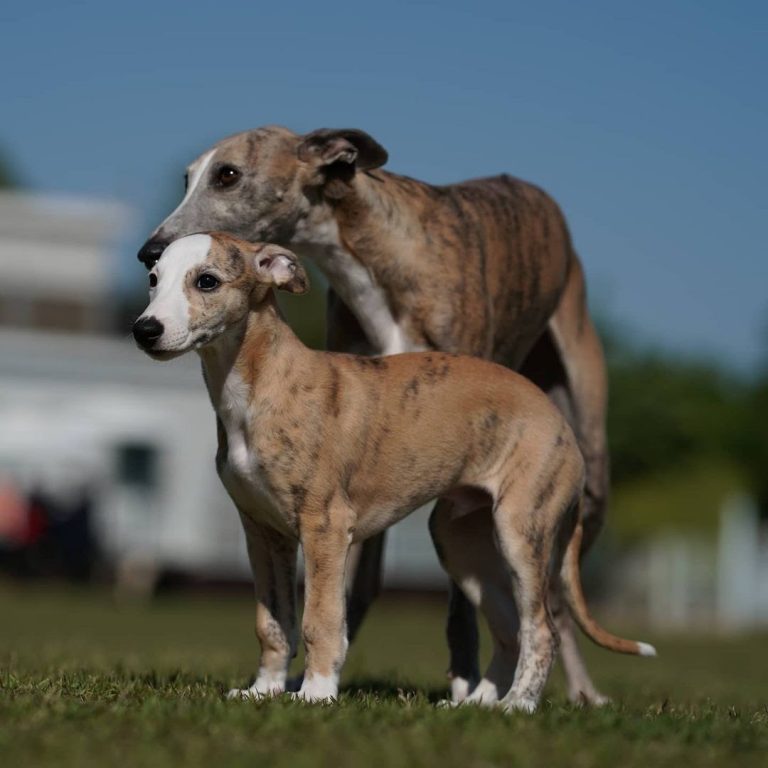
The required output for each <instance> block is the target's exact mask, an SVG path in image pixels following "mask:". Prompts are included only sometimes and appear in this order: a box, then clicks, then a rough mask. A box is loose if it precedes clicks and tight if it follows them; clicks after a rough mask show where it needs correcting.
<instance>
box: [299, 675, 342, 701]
mask: <svg viewBox="0 0 768 768" xmlns="http://www.w3.org/2000/svg"><path fill="white" fill-rule="evenodd" d="M338 695H339V676H338V675H328V676H326V675H312V677H306V676H305V677H304V682H303V683H302V686H301V690H300V691H299V692H298V693H296V694H294V698H297V699H302V700H303V701H333V700H334V699H336V698H337V697H338Z"/></svg>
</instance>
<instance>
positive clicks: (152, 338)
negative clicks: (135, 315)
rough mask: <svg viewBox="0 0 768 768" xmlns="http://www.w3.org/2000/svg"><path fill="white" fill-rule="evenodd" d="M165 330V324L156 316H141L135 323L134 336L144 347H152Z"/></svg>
mask: <svg viewBox="0 0 768 768" xmlns="http://www.w3.org/2000/svg"><path fill="white" fill-rule="evenodd" d="M163 330H164V328H163V324H162V323H161V322H160V321H159V320H158V319H157V318H156V317H140V318H139V319H138V320H137V321H136V322H135V323H134V324H133V338H134V339H136V343H137V344H138V345H139V346H140V347H141V348H142V349H152V347H153V346H154V345H155V342H156V341H157V340H158V339H159V338H160V337H161V336H162V335H163Z"/></svg>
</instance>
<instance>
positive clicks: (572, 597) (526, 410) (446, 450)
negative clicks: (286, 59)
mask: <svg viewBox="0 0 768 768" xmlns="http://www.w3.org/2000/svg"><path fill="white" fill-rule="evenodd" d="M307 287H308V280H307V277H306V274H305V272H304V270H303V268H302V267H301V265H300V264H299V262H298V261H297V259H296V257H295V256H294V255H293V254H292V253H291V252H290V251H287V250H286V249H284V248H282V247H279V246H274V245H263V244H262V245H259V244H249V243H246V242H244V241H240V240H237V239H235V238H233V237H231V236H229V235H225V234H221V233H214V234H211V235H207V234H197V235H191V236H188V237H184V238H181V239H180V240H177V241H175V242H174V243H172V244H171V245H170V246H169V247H168V248H167V250H166V251H165V253H164V254H163V256H162V258H161V259H160V260H159V261H158V263H157V264H156V265H155V266H154V267H153V269H152V271H151V273H150V303H149V306H148V307H147V309H146V310H145V312H144V313H143V315H142V316H141V317H140V318H139V319H138V320H137V321H136V323H135V325H134V335H135V337H136V340H137V342H138V343H139V345H140V346H141V347H142V349H144V351H146V352H147V354H149V355H150V356H151V357H153V358H155V359H158V360H166V359H169V358H172V357H175V356H177V355H180V354H183V353H184V352H187V351H189V350H191V349H195V350H197V352H198V353H199V355H200V357H201V358H202V363H203V373H204V378H205V382H206V385H207V387H208V391H209V394H210V397H211V402H212V404H213V407H214V410H215V411H216V416H217V426H218V437H219V449H218V453H217V456H216V463H217V468H218V471H219V474H220V477H221V479H222V482H223V483H224V485H225V487H226V488H227V491H228V492H229V494H230V496H231V497H232V499H233V501H234V502H235V505H236V506H237V508H238V510H239V512H240V515H241V517H242V519H243V523H244V526H245V530H246V536H247V542H248V552H249V556H250V559H251V563H252V567H253V572H254V576H255V585H256V597H257V618H256V631H257V634H258V637H259V640H260V642H261V648H262V654H261V662H260V667H259V671H258V675H257V677H256V680H255V682H254V684H253V685H252V686H251V687H250V688H248V689H245V690H244V691H239V690H238V691H234V692H232V693H233V694H234V695H246V696H255V695H265V694H274V693H279V692H282V691H283V690H285V683H286V673H287V669H288V665H289V663H290V660H291V658H292V657H293V655H294V654H295V649H296V633H295V621H296V618H295V614H296V599H295V567H296V554H297V546H298V545H299V544H300V545H301V547H302V550H303V553H304V558H305V564H306V583H305V590H306V593H305V607H304V616H303V627H302V633H303V640H304V644H305V648H306V672H305V676H304V681H303V683H302V687H301V690H300V691H299V693H298V696H299V697H300V698H303V699H305V700H309V701H315V700H323V699H332V698H335V697H336V696H337V694H338V684H339V674H340V671H341V667H342V664H343V662H344V657H345V654H346V650H347V636H346V626H345V624H346V616H345V600H344V578H345V567H346V560H347V556H348V554H349V550H350V546H351V545H352V544H353V543H355V542H359V541H362V540H364V539H365V538H366V537H369V536H372V535H375V534H377V533H379V532H381V531H382V530H384V529H385V528H387V527H388V526H390V525H392V524H393V523H395V522H397V520H399V519H401V518H403V517H404V516H405V515H407V514H408V513H409V512H411V511H413V510H414V509H416V508H417V507H419V506H420V505H422V504H424V503H425V502H427V501H428V500H430V499H433V498H435V497H438V496H440V497H443V498H445V499H448V500H450V502H451V506H450V509H449V508H445V507H444V508H442V509H441V510H440V511H439V513H438V514H437V515H435V516H434V518H433V521H432V525H433V526H446V527H447V529H448V534H447V537H446V538H443V539H441V541H444V542H445V547H444V548H443V549H442V550H441V552H440V557H441V560H442V562H443V564H444V566H445V568H446V569H447V570H448V571H449V573H450V574H451V576H452V577H453V578H454V580H455V581H456V582H457V583H458V584H459V585H460V586H461V588H462V590H463V591H464V592H465V594H466V596H467V597H468V598H469V599H470V600H471V601H472V602H473V604H475V605H476V606H479V607H481V608H482V609H483V611H484V612H485V615H486V617H487V619H488V622H489V625H490V628H491V631H492V634H493V636H494V641H495V653H494V657H493V660H492V662H491V665H490V667H489V669H488V672H487V674H486V676H485V678H484V679H483V680H481V682H480V684H479V685H478V686H477V688H476V689H475V691H474V692H473V693H472V694H471V696H470V697H469V699H470V700H473V701H476V702H479V703H483V704H490V703H495V702H496V701H500V702H501V704H502V706H504V707H505V708H507V709H522V710H526V711H533V710H534V709H535V708H536V706H537V705H538V702H539V699H540V696H541V692H542V689H543V687H544V684H545V682H546V680H547V677H548V674H549V671H550V667H551V665H552V661H553V659H554V654H555V649H556V646H557V633H556V630H555V627H554V625H553V622H552V619H551V617H550V614H549V610H548V584H549V580H550V577H551V576H552V577H553V578H555V579H560V580H561V581H562V585H563V593H564V596H565V599H566V601H567V604H568V606H569V607H570V609H571V611H572V612H573V615H574V617H575V619H576V621H577V622H578V624H579V625H580V626H581V627H582V629H583V630H584V631H585V632H586V634H587V635H589V637H591V638H592V639H593V640H594V641H595V642H597V643H599V644H600V645H603V646H605V647H608V648H611V649H613V650H618V651H623V652H626V653H635V654H641V655H649V654H652V653H653V649H652V648H651V647H650V646H647V645H645V644H642V643H636V642H633V641H629V640H623V639H621V638H617V637H615V636H613V635H610V634H608V633H607V632H605V630H603V629H601V628H600V627H599V626H598V625H597V624H596V623H595V622H594V621H593V620H592V619H591V618H590V617H589V615H588V613H587V611H586V606H585V603H584V599H583V596H582V592H581V585H580V578H579V562H578V561H579V548H580V543H581V531H582V528H581V520H580V516H579V509H580V503H581V499H582V496H583V490H584V475H585V468H584V461H583V459H582V456H581V453H580V451H579V449H578V446H577V442H576V438H575V436H574V434H573V432H572V431H571V428H570V427H569V426H568V424H567V422H566V420H565V418H564V417H563V415H562V414H561V413H560V412H559V411H558V410H557V409H556V408H555V406H554V405H553V404H552V403H551V402H550V401H549V400H548V399H547V397H546V396H545V395H544V394H543V393H542V392H541V391H540V390H539V389H538V388H537V387H536V386H534V385H533V384H531V383H530V382H529V381H527V380H526V379H525V378H523V377H522V376H520V375H518V374H515V373H513V372H511V371H509V370H508V369H505V368H503V367H501V366H498V365H496V364H494V363H490V362H486V361H482V360H479V359H476V358H470V357H460V356H455V355H449V354H444V353H437V352H434V353H429V352H424V353H414V354H402V355H396V356H394V357H389V358H381V357H379V358H369V357H358V356H351V355H344V354H333V353H327V352H316V351H313V350H310V349H308V348H307V347H305V346H304V345H303V344H302V343H301V342H300V341H299V340H298V339H297V338H296V336H295V335H294V334H293V333H292V331H291V330H290V328H289V327H288V326H287V325H286V324H285V323H284V322H283V320H282V319H281V316H280V313H279V310H278V308H277V304H276V301H275V296H274V292H273V289H274V288H280V289H283V290H286V291H290V292H292V293H303V292H304V291H306V290H307ZM489 503H490V505H491V508H492V510H493V513H492V533H493V535H494V537H495V540H496V542H497V546H498V548H497V550H496V554H495V556H494V557H493V558H491V559H489V558H488V552H487V550H486V548H485V547H481V548H479V549H478V550H477V551H473V542H474V539H473V536H474V534H472V535H471V536H470V537H469V538H464V537H463V532H461V531H460V526H459V527H458V528H457V527H456V526H453V525H452V524H451V523H452V522H453V521H461V520H464V519H468V518H469V517H471V515H472V513H473V512H475V511H476V510H477V509H478V508H481V507H483V506H486V505H488V504H489ZM457 530H459V534H458V535H457V533H456V531H457ZM472 530H474V529H472ZM486 533H487V532H486ZM475 538H476V537H475ZM478 561H480V562H478ZM513 604H516V606H517V611H518V614H519V617H520V653H519V657H518V656H517V655H516V654H515V652H514V649H515V648H516V643H515V640H516V638H515V637H514V635H515V634H516V630H517V624H516V621H515V619H514V617H513V616H511V615H510V614H511V613H512V611H511V609H512V606H513ZM510 651H511V652H510Z"/></svg>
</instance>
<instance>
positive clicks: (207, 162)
mask: <svg viewBox="0 0 768 768" xmlns="http://www.w3.org/2000/svg"><path fill="white" fill-rule="evenodd" d="M468 140H469V141H473V140H474V138H473V137H468ZM386 162H387V152H386V150H385V149H384V148H383V147H382V146H381V145H380V144H379V143H378V142H377V141H376V140H375V139H373V138H372V137H371V136H369V135H368V134H367V133H365V132H363V131H360V130H356V129H339V130H335V129H334V130H328V129H321V130H317V131H312V132H311V133H307V134H303V135H300V134H296V133H294V132H293V131H290V130H288V129H286V128H281V127H279V126H267V127H263V128H258V129H255V130H252V131H246V132H244V133H239V134H237V135H235V136H230V137H228V138H226V139H224V140H222V141H220V142H218V143H217V144H215V145H213V146H211V147H209V148H207V149H206V151H205V152H203V153H202V154H201V155H200V156H199V157H198V158H197V159H196V160H195V161H194V162H192V163H191V164H190V165H189V167H188V169H187V185H186V192H185V194H184V198H183V199H182V200H181V202H180V204H179V205H178V206H177V207H176V209H175V210H174V211H173V212H172V213H171V214H170V215H169V216H168V217H167V218H166V219H165V220H164V221H163V222H162V223H161V224H160V226H158V227H157V228H156V229H155V231H154V232H153V233H152V235H151V237H150V238H149V239H148V240H147V242H146V243H145V244H144V246H143V247H142V249H141V250H140V252H139V258H140V259H141V260H142V261H143V262H144V264H146V265H147V267H148V268H151V266H152V265H153V264H154V262H155V261H157V259H158V258H159V256H160V254H161V253H162V252H163V249H164V248H165V247H166V246H167V245H168V243H169V242H171V241H172V240H176V239H178V238H179V237H182V236H184V235H188V234H192V233H194V232H202V231H212V230H223V231H226V232H231V233H232V234H234V235H237V236H239V237H242V238H244V239H245V240H250V241H252V242H258V241H265V240H267V241H270V242H275V243H279V244H281V245H286V246H289V247H291V248H292V249H293V250H294V251H296V252H297V253H298V254H299V255H300V256H303V257H306V258H308V259H310V260H311V261H313V262H314V263H315V264H316V265H317V266H319V267H320V269H322V270H323V272H324V273H325V275H326V277H327V278H328V281H329V283H330V284H331V288H332V290H331V292H330V293H329V297H328V344H327V346H328V349H330V350H332V351H336V352H354V353H357V354H366V355H388V354H394V353H398V352H415V351H422V350H427V349H434V350H439V351H442V352H454V353H459V354H466V355H474V356H476V357H483V358H486V359H489V360H493V361H494V362H497V363H500V364H502V365H505V366H508V367H510V368H512V369H513V370H518V371H520V372H522V373H523V374H524V375H525V376H527V377H528V378H529V379H531V380H532V381H534V382H535V383H536V384H538V385H539V387H541V388H542V389H543V390H544V391H546V392H547V394H549V395H550V397H551V398H552V399H553V400H554V401H555V402H556V403H557V405H558V406H559V407H560V408H561V409H562V410H563V413H565V414H566V416H567V418H568V419H569V421H570V423H571V426H572V427H573V428H574V432H575V434H576V437H577V439H578V441H579V447H580V448H581V451H582V454H583V456H584V458H585V460H586V465H587V470H586V471H587V475H586V486H585V494H584V514H583V519H584V546H583V551H586V550H588V549H589V547H590V546H591V544H592V542H593V541H594V539H595V537H596V535H597V533H598V531H599V530H600V527H601V525H602V521H603V518H604V514H605V507H606V498H607V491H608V464H607V447H606V439H605V408H606V376H605V364H604V361H603V355H602V348H601V346H600V341H599V339H598V337H597V334H596V333H595V328H594V325H593V324H592V321H591V319H590V316H589V310H588V308H587V301H586V292H585V287H584V274H583V271H582V268H581V264H580V261H579V257H578V255H577V254H576V251H575V250H574V247H573V245H572V242H571V237H570V235H569V233H568V227H567V225H566V222H565V219H564V217H563V214H562V212H561V211H560V209H559V208H558V206H557V204H556V203H555V202H554V201H553V200H552V198H551V197H549V196H548V195H547V194H546V193H545V192H543V191H542V190H541V189H539V188H538V187H536V186H534V185H532V184H529V183H527V182H524V181H521V180H520V179H515V178H512V177H511V176H507V175H503V176H494V177H491V178H485V179H474V180H472V181H465V182H461V183H458V184H448V185H445V186H433V185H431V184H428V183H425V182H423V181H419V180H417V179H413V178H408V177H405V176H400V175H398V174H395V173H391V172H389V171H387V170H384V169H382V168H381V166H383V165H384V164H385V163H386ZM446 504H449V502H446ZM435 514H436V515H437V516H440V509H439V507H438V511H437V512H436V513H435ZM490 515H491V512H490V510H486V512H485V519H482V518H481V516H479V515H478V516H475V517H476V521H477V524H478V526H480V527H482V528H483V530H486V531H487V530H488V523H489V521H490ZM457 525H458V523H457ZM446 530H447V527H446V526H437V525H435V526H432V534H433V536H434V537H436V538H435V547H436V548H437V549H440V548H444V546H445V545H444V544H443V542H441V541H440V540H439V538H438V537H440V536H442V535H443V534H444V532H445V531H446ZM477 543H478V546H484V547H486V548H487V549H488V550H492V549H493V546H494V545H493V541H492V540H491V539H490V538H489V539H488V540H486V541H482V540H480V539H478V541H477ZM361 549H362V552H361V551H360V550H361ZM382 550H383V534H381V535H379V536H376V537H371V538H370V539H367V540H366V541H365V542H364V544H363V545H361V547H358V546H355V547H354V548H353V552H352V554H351V555H350V564H349V568H348V573H349V587H350V599H349V606H348V608H349V610H348V618H349V624H348V631H349V635H350V638H353V637H354V634H355V632H356V630H357V628H358V627H359V625H360V622H361V621H362V619H363V616H364V615H365V612H366V610H367V608H368V606H369V605H370V604H371V602H372V600H373V599H374V598H375V596H376V595H377V594H378V592H379V588H380V581H381V579H380V575H381V571H382ZM553 612H554V616H555V622H556V624H557V626H558V631H559V634H560V637H561V638H562V643H561V646H560V655H561V657H562V659H563V663H564V666H565V672H566V677H567V680H568V691H569V696H570V698H571V699H572V700H574V701H588V702H592V703H602V702H604V701H606V699H605V697H603V696H601V694H600V693H599V692H598V691H597V690H596V689H595V686H594V685H593V684H592V681H591V680H590V678H589V675H588V674H587V670H586V667H585V666H584V663H583V661H582V659H581V656H580V655H579V650H578V646H577V644H576V637H575V632H574V628H573V622H572V621H571V618H570V614H569V613H568V611H567V610H560V606H559V601H553ZM447 639H448V644H449V646H450V651H451V661H450V674H451V679H452V683H451V689H452V695H453V698H454V699H455V700H461V699H462V698H463V697H464V696H466V695H467V693H468V692H469V691H470V690H472V688H473V687H474V685H476V684H477V681H478V677H479V671H478V651H477V645H478V639H477V626H476V622H475V619H474V611H473V609H472V606H471V605H470V604H469V602H468V601H467V600H466V599H465V598H464V596H463V593H462V592H461V591H460V590H458V589H456V588H452V592H451V601H450V609H449V617H448V625H447Z"/></svg>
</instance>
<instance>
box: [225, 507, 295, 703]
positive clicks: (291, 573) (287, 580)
mask: <svg viewBox="0 0 768 768" xmlns="http://www.w3.org/2000/svg"><path fill="white" fill-rule="evenodd" d="M241 519H242V521H243V528H244V529H245V535H246V539H247V543H248V559H249V560H250V563H251V570H252V572H253V581H254V587H255V591H256V636H257V637H258V638H259V643H260V644H261V660H260V662H259V671H258V673H257V675H256V679H255V681H254V682H253V684H252V685H251V686H250V687H248V688H242V689H240V688H235V689H233V690H231V691H230V692H229V694H228V696H229V698H256V697H261V696H274V695H276V694H279V693H283V691H285V681H286V676H287V673H288V665H289V664H290V663H291V659H292V658H293V657H294V656H295V655H296V553H297V550H298V543H297V542H296V541H295V540H293V539H290V538H288V537H286V536H283V535H282V534H280V533H278V532H277V531H275V530H274V529H273V528H270V527H268V526H264V525H258V524H256V523H254V522H252V521H251V520H250V519H248V518H247V517H246V516H245V515H243V514H242V513H241Z"/></svg>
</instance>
